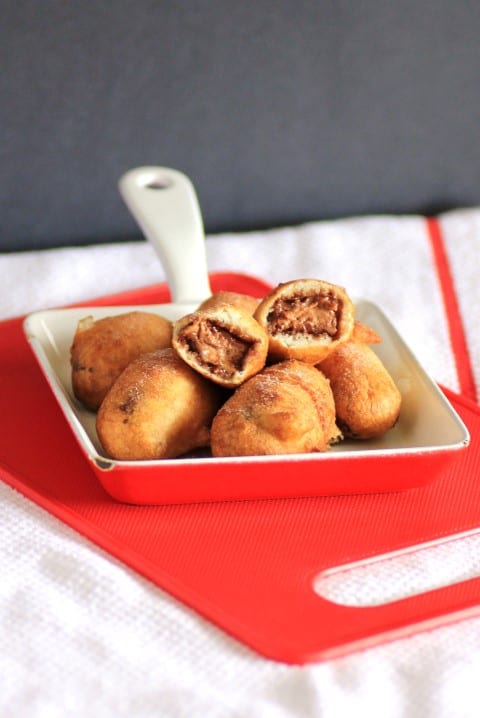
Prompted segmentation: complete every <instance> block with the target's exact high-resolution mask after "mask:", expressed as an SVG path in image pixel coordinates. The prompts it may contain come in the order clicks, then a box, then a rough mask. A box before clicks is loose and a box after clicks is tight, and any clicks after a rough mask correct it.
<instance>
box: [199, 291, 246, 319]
mask: <svg viewBox="0 0 480 718" xmlns="http://www.w3.org/2000/svg"><path fill="white" fill-rule="evenodd" d="M259 303H260V299H257V297H252V296H251V295H250V294H240V293H239V292H226V291H223V292H215V294H212V296H211V297H208V299H205V301H203V302H202V303H201V304H200V305H199V307H198V309H199V310H202V309H209V308H210V307H218V306H219V305H220V304H229V305H230V306H232V307H238V308H239V309H243V310H244V311H246V312H248V313H249V314H252V315H253V314H254V312H255V310H256V308H257V307H258V305H259Z"/></svg>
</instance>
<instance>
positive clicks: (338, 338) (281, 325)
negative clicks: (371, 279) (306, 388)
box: [254, 279, 354, 364]
mask: <svg viewBox="0 0 480 718" xmlns="http://www.w3.org/2000/svg"><path fill="white" fill-rule="evenodd" d="M254 317H255V319H256V320H257V321H258V322H259V323H260V324H261V325H262V326H263V327H264V328H265V330H266V332H267V334H268V335H269V350H268V357H269V360H271V361H281V360H282V359H300V360H302V361H304V362H308V363H310V364H317V363H318V362H320V361H321V360H322V359H323V358H324V357H326V356H327V355H328V354H329V353H330V352H331V351H333V350H334V349H335V348H336V347H337V346H339V345H340V344H342V343H343V342H345V341H347V340H348V339H349V338H350V335H351V334H352V331H353V326H354V307H353V303H352V301H351V299H350V297H349V296H348V294H347V293H346V291H345V290H344V289H343V288H342V287H339V286H337V285H335V284H330V283H329V282H325V281H322V280H320V279H297V280H293V281H291V282H285V283H284V284H279V285H278V286H277V287H276V288H275V289H273V290H272V291H271V292H270V293H269V294H267V296H266V297H265V298H264V299H263V300H262V301H261V302H260V304H259V305H258V307H257V309H256V311H255V314H254Z"/></svg>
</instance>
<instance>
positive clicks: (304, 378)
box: [211, 360, 341, 457]
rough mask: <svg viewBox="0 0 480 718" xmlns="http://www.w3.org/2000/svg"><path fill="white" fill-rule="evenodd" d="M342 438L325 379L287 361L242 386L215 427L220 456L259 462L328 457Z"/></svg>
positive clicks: (216, 451)
mask: <svg viewBox="0 0 480 718" xmlns="http://www.w3.org/2000/svg"><path fill="white" fill-rule="evenodd" d="M339 438H341V434H340V431H339V430H338V427H337V426H336V424H335V405H334V401H333V395H332V391H331V389H330V385H329V382H328V380H327V379H326V378H325V376H324V375H323V374H322V373H321V372H320V371H319V370H318V369H316V368H315V367H313V366H311V365H308V364H304V363H302V362H299V361H295V360H287V361H285V362H280V363H278V364H275V365H272V366H270V367H267V368H266V369H263V370H262V371H261V372H260V373H258V374H256V375H255V376H254V377H252V378H251V379H249V380H248V381H247V382H245V383H244V384H242V385H241V386H240V387H239V388H238V389H236V391H235V392H234V394H233V395H232V396H231V397H230V398H229V399H228V400H227V401H226V402H225V404H224V405H223V406H222V407H221V409H220V410H219V412H218V413H217V415H216V416H215V418H214V420H213V423H212V430H211V448H212V454H213V455H214V456H217V457H218V456H253V455H265V454H292V453H301V452H313V451H325V450H326V449H327V448H328V446H329V444H330V443H333V442H334V441H337V440H338V439H339Z"/></svg>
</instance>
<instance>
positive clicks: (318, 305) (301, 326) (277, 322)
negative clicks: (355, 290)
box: [267, 294, 342, 339]
mask: <svg viewBox="0 0 480 718" xmlns="http://www.w3.org/2000/svg"><path fill="white" fill-rule="evenodd" d="M341 309H342V302H341V300H340V299H339V298H338V297H336V296H334V295H333V294H320V295H318V294H311V295H303V296H302V295H294V296H292V297H279V298H278V299H277V300H276V301H275V302H274V304H273V307H272V309H271V310H270V312H269V313H268V316H267V321H268V324H269V327H270V332H271V333H272V334H273V335H275V334H290V335H294V334H308V335H310V336H314V337H325V336H328V337H330V338H331V339H335V338H336V337H337V335H338V329H339V326H338V325H339V317H340V312H341Z"/></svg>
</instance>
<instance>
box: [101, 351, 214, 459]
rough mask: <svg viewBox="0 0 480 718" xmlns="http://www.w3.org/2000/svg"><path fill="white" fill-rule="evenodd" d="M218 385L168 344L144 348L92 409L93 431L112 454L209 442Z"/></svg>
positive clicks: (156, 453) (163, 452)
mask: <svg viewBox="0 0 480 718" xmlns="http://www.w3.org/2000/svg"><path fill="white" fill-rule="evenodd" d="M221 400H222V398H221V397H220V390H219V388H218V387H216V386H215V384H212V383H211V382H209V381H208V380H207V379H204V377H202V376H200V374H198V373H197V372H196V371H194V370H193V369H191V368H190V367H189V366H187V364H185V363H184V362H183V361H182V360H181V359H180V357H179V356H178V355H177V354H176V353H175V352H174V351H173V349H172V348H167V349H161V350H158V351H155V352H151V353H149V354H144V355H142V356H140V357H138V358H137V359H135V360H134V361H132V362H131V363H130V364H129V365H128V366H127V367H126V369H125V370H124V371H123V372H122V374H121V375H120V376H119V378H118V379H117V380H116V382H115V383H114V384H113V386H112V388H111V389H110V391H109V392H108V394H107V395H106V397H105V399H104V400H103V402H102V404H101V406H100V409H99V411H98V414H97V424H96V426H97V434H98V438H99V439H100V442H101V444H102V446H103V448H104V449H105V451H106V452H107V453H108V454H109V456H111V457H112V458H114V459H120V460H134V461H135V460H141V459H170V458H175V457H177V456H180V455H182V454H185V453H186V452H188V451H191V450H193V449H196V448H200V447H204V446H208V445H209V442H210V426H211V422H212V419H213V417H214V415H215V413H216V411H217V410H218V408H219V406H220V403H221Z"/></svg>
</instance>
